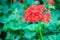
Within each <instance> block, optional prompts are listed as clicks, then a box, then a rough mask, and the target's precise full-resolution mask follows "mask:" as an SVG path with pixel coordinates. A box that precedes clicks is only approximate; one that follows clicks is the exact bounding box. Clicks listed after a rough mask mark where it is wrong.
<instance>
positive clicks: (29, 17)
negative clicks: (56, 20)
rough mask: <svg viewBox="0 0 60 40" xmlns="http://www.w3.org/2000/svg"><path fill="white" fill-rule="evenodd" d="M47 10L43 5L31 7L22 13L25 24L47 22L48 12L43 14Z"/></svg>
mask: <svg viewBox="0 0 60 40" xmlns="http://www.w3.org/2000/svg"><path fill="white" fill-rule="evenodd" d="M46 10H47V9H46V7H45V6H43V5H38V6H34V5H32V6H31V7H29V8H28V9H27V10H25V12H24V18H25V20H26V21H27V22H37V21H39V20H42V21H43V22H49V19H50V11H48V12H45V11H46Z"/></svg>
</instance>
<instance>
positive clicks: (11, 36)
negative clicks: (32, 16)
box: [0, 0, 60, 40]
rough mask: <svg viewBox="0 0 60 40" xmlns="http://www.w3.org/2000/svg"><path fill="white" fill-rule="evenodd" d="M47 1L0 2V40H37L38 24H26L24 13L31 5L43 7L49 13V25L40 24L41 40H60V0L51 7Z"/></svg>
mask: <svg viewBox="0 0 60 40" xmlns="http://www.w3.org/2000/svg"><path fill="white" fill-rule="evenodd" d="M47 1H49V0H38V2H36V0H24V2H21V1H19V0H16V1H15V2H14V1H13V0H0V40H38V39H39V38H38V37H39V33H38V24H37V22H35V23H30V22H26V21H25V20H24V11H25V10H26V9H27V8H29V7H30V6H31V5H32V4H34V5H39V4H42V3H43V2H44V4H43V5H44V6H46V8H47V9H49V10H50V12H51V18H50V22H49V23H43V22H40V26H41V31H42V33H43V40H60V0H55V4H53V5H52V6H50V5H48V4H46V2H47Z"/></svg>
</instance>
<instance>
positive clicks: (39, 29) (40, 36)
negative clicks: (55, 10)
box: [38, 21, 43, 40]
mask: <svg viewBox="0 0 60 40" xmlns="http://www.w3.org/2000/svg"><path fill="white" fill-rule="evenodd" d="M38 32H39V40H43V35H42V32H41V27H40V23H39V21H38Z"/></svg>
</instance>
